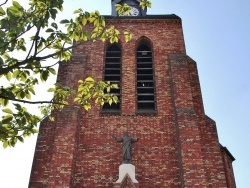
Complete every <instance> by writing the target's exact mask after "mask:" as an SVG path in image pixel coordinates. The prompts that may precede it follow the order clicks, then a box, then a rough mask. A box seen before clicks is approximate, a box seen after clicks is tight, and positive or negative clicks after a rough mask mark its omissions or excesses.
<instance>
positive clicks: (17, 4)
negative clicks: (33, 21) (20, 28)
mask: <svg viewBox="0 0 250 188" xmlns="http://www.w3.org/2000/svg"><path fill="white" fill-rule="evenodd" d="M13 5H14V7H16V8H18V9H21V8H23V7H22V6H21V5H20V4H19V3H18V2H17V1H13Z"/></svg>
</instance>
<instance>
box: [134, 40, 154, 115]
mask: <svg viewBox="0 0 250 188" xmlns="http://www.w3.org/2000/svg"><path fill="white" fill-rule="evenodd" d="M137 111H138V112H142V113H144V112H145V113H147V112H149V113H151V112H154V111H155V86H154V69H153V54H152V50H151V48H150V47H149V46H148V45H147V44H145V43H142V44H140V45H139V46H138V48H137Z"/></svg>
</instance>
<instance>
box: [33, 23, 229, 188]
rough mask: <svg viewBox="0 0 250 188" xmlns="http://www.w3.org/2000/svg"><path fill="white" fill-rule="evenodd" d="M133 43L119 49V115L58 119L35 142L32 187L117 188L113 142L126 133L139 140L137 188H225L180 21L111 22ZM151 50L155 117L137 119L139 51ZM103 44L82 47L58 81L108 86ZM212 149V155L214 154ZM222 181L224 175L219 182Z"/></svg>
mask: <svg viewBox="0 0 250 188" xmlns="http://www.w3.org/2000/svg"><path fill="white" fill-rule="evenodd" d="M107 22H108V23H109V22H111V24H114V25H115V26H116V27H117V28H118V29H119V30H120V31H130V32H131V33H133V39H132V41H131V42H129V43H125V42H124V39H123V37H122V36H121V38H120V44H121V49H122V87H121V91H122V102H121V104H122V106H121V114H120V115H105V114H101V112H100V107H97V106H94V107H93V108H92V110H91V111H90V112H88V113H85V112H84V111H83V110H82V109H81V108H79V107H72V108H68V109H65V110H63V111H61V112H54V114H55V116H56V118H57V119H56V122H54V123H49V122H47V121H44V122H43V123H42V125H41V129H40V134H39V137H38V143H37V149H36V153H35V158H34V164H33V169H32V175H31V180H30V187H77V188H79V187H88V188H92V187H93V188H95V187H113V186H114V184H113V183H114V182H115V181H116V180H117V179H118V168H119V165H120V164H121V145H120V144H119V143H117V142H116V141H115V140H114V139H113V138H112V136H113V135H114V136H122V135H123V134H124V132H125V131H129V133H130V135H131V136H136V137H139V142H136V143H135V144H134V147H133V152H134V156H133V162H134V165H135V167H136V179H137V180H138V181H139V185H140V187H159V188H160V187H190V188H194V187H208V186H210V187H226V178H225V172H224V170H223V169H224V167H223V162H222V157H221V153H220V149H219V142H218V138H217V133H216V129H215V125H214V124H213V123H211V122H210V121H208V120H207V118H206V116H205V114H204V109H203V104H202V97H201V92H200V85H199V79H198V72H197V68H196V64H195V62H193V60H191V59H190V58H189V57H187V56H186V52H185V44H184V38H183V32H182V25H181V20H180V19H148V20H146V19H119V20H108V21H107ZM142 38H147V40H150V41H151V43H152V51H153V56H154V62H153V64H154V70H155V85H156V87H155V88H156V90H155V94H156V102H157V104H156V106H157V113H156V114H151V115H143V114H137V113H136V50H135V49H136V47H137V44H138V42H139V41H140V40H141V39H142ZM105 45H106V44H105V43H102V42H98V41H97V42H94V43H83V45H81V46H78V47H77V48H75V49H74V51H73V54H74V56H73V59H72V62H71V64H64V65H62V66H61V67H60V70H59V76H58V80H59V81H60V82H63V83H64V84H67V85H72V86H76V84H77V80H78V79H83V78H85V77H87V76H92V77H94V78H95V79H97V80H101V79H103V67H104V54H105ZM210 148H211V149H210ZM217 173H219V174H217Z"/></svg>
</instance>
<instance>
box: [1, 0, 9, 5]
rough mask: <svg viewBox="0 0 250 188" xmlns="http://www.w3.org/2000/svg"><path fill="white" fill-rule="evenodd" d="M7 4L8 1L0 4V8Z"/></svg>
mask: <svg viewBox="0 0 250 188" xmlns="http://www.w3.org/2000/svg"><path fill="white" fill-rule="evenodd" d="M7 2H8V0H6V1H5V2H3V3H2V4H0V6H3V5H5V4H6V3H7Z"/></svg>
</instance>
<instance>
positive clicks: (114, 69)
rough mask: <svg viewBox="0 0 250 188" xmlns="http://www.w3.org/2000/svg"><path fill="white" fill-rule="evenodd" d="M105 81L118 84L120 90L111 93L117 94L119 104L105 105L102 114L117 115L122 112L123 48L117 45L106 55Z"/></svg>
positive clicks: (109, 48)
mask: <svg viewBox="0 0 250 188" xmlns="http://www.w3.org/2000/svg"><path fill="white" fill-rule="evenodd" d="M104 80H105V81H110V82H111V83H114V84H118V86H119V89H111V91H110V93H111V94H115V95H116V96H117V97H118V99H119V101H118V103H117V104H115V103H112V104H111V105H109V104H108V103H104V105H103V107H102V112H107V113H117V112H120V106H121V105H120V101H121V96H120V95H121V90H120V82H121V48H120V47H119V46H118V45H117V44H113V45H110V46H109V47H108V48H107V50H106V54H105V68H104Z"/></svg>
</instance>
